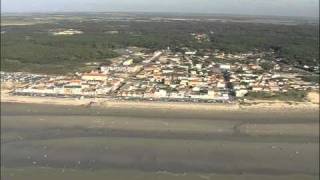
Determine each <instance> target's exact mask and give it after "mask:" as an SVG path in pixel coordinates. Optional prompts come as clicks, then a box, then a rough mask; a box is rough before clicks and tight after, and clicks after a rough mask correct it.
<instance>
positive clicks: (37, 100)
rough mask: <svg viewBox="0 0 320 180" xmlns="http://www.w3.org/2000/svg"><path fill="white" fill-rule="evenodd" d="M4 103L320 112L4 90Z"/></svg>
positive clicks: (290, 106)
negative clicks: (34, 94)
mask: <svg viewBox="0 0 320 180" xmlns="http://www.w3.org/2000/svg"><path fill="white" fill-rule="evenodd" d="M1 103H22V104H47V105H65V106H88V107H91V106H92V107H98V108H135V109H170V110H202V111H251V110H254V111H284V110H291V111H304V110H312V111H319V104H314V103H311V102H284V101H259V100H256V101H247V102H246V103H245V104H240V103H239V102H236V103H233V104H210V103H188V102H161V101H130V100H113V99H105V98H100V99H99V98H96V99H76V98H54V97H31V96H11V95H8V94H7V93H1Z"/></svg>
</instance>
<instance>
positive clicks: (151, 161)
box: [1, 103, 319, 180]
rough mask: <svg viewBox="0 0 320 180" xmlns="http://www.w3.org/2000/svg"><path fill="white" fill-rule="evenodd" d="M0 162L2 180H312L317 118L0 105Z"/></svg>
mask: <svg viewBox="0 0 320 180" xmlns="http://www.w3.org/2000/svg"><path fill="white" fill-rule="evenodd" d="M1 161H2V163H1V170H2V173H1V174H2V176H1V179H9V180H11V179H35V180H37V179H43V178H47V177H46V174H47V175H48V177H51V178H52V179H54V178H58V179H70V178H74V177H75V176H77V177H78V176H79V175H81V174H82V175H83V176H80V177H78V178H77V179H88V178H91V179H103V178H106V179H126V178H130V177H131V178H133V179H134V177H137V179H257V178H259V179H317V178H318V176H319V175H318V174H319V113H318V112H314V111H304V112H297V111H290V112H285V111H279V112H272V113H270V112H250V111H234V112H231V111H210V112H209V111H195V110H190V111H182V110H165V109H135V108H108V109H102V108H97V107H95V108H87V107H71V106H55V105H35V104H13V103H2V104H1ZM56 172H59V173H58V175H57V173H56ZM68 172H69V173H68ZM50 173H51V175H50ZM90 173H91V174H90ZM49 179H50V178H49Z"/></svg>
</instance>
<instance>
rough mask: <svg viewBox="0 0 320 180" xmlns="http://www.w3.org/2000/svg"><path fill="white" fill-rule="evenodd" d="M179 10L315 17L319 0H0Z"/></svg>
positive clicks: (39, 5) (4, 2)
mask: <svg viewBox="0 0 320 180" xmlns="http://www.w3.org/2000/svg"><path fill="white" fill-rule="evenodd" d="M114 11H117V12H179V13H213V14H243V15H276V16H309V17H314V16H317V17H319V0H1V12H2V13H4V12H21V13H25V12H114Z"/></svg>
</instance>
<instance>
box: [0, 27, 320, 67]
mask: <svg viewBox="0 0 320 180" xmlns="http://www.w3.org/2000/svg"><path fill="white" fill-rule="evenodd" d="M60 28H67V29H70V28H72V29H78V30H81V31H83V32H84V34H81V35H75V36H53V35H51V34H50V33H49V32H50V31H52V30H56V29H60ZM2 31H5V33H4V34H1V39H2V40H1V47H2V48H1V65H2V67H1V68H2V70H8V71H19V70H23V71H35V72H49V73H53V72H58V73H65V72H70V71H76V70H78V68H79V67H81V66H82V65H83V63H85V62H92V61H100V62H104V61H107V59H108V58H112V57H116V56H117V53H115V52H114V51H113V50H114V49H116V48H125V47H127V46H139V47H146V48H149V49H153V50H156V49H163V48H167V47H168V46H169V47H171V49H173V50H175V49H179V48H181V47H190V48H194V49H199V48H210V49H221V50H224V51H227V52H247V51H250V50H253V49H256V48H257V49H262V50H263V49H265V50H268V49H270V48H272V49H274V50H275V51H276V52H277V54H278V56H279V57H282V58H284V60H285V61H286V62H287V63H290V64H295V65H303V64H307V65H317V64H318V63H319V50H318V42H319V35H318V33H317V32H318V26H316V25H274V24H254V23H231V22H229V23H223V22H208V21H204V22H198V21H171V22H144V21H99V22H94V21H83V22H76V21H59V22H57V23H47V24H35V25H28V26H5V27H3V28H2ZM110 31H118V34H110V33H108V32H110ZM194 32H203V33H207V34H208V35H209V37H210V40H211V41H209V42H202V43H199V42H197V41H196V40H194V39H193V37H192V36H191V35H190V33H194Z"/></svg>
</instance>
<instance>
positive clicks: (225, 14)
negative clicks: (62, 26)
mask: <svg viewBox="0 0 320 180" xmlns="http://www.w3.org/2000/svg"><path fill="white" fill-rule="evenodd" d="M73 13H83V14H85V13H92V14H94V13H97V14H99V13H127V14H135V13H139V14H171V15H174V14H180V15H194V16H195V15H224V16H247V17H248V16H249V17H250V16H251V17H288V18H293V17H300V18H315V19H319V15H318V16H299V15H270V14H244V13H240V14H232V13H213V12H212V13H211V12H203V13H201V12H179V11H176V12H172V11H170V12H166V11H47V12H44V11H28V12H16V11H6V12H3V11H1V15H5V14H17V15H18V14H73Z"/></svg>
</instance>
